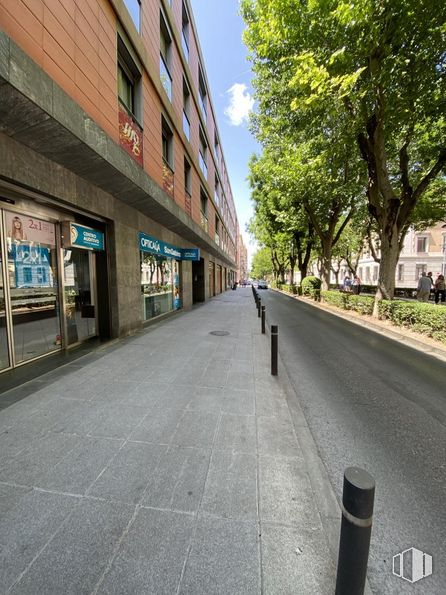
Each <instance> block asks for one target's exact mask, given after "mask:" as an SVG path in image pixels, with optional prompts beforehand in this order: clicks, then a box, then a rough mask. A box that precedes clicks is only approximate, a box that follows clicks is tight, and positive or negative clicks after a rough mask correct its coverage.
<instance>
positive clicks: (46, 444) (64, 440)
mask: <svg viewBox="0 0 446 595" xmlns="http://www.w3.org/2000/svg"><path fill="white" fill-rule="evenodd" d="M79 441H80V438H79V437H78V436H72V435H68V434H46V435H44V436H42V437H41V438H39V439H38V440H35V441H33V442H31V444H30V445H29V446H28V447H27V448H25V449H24V450H22V451H21V452H20V453H19V454H18V455H17V456H15V457H12V458H10V459H8V460H7V461H6V462H5V463H4V464H3V465H2V467H1V468H0V481H3V482H14V483H17V484H22V485H27V486H34V485H35V484H36V482H37V481H38V479H39V478H40V477H41V476H42V475H44V474H45V473H47V472H48V471H49V470H50V469H51V468H53V467H54V466H55V465H57V463H59V462H60V461H61V460H62V459H63V458H64V456H65V455H66V454H67V453H69V452H70V451H71V450H73V448H75V447H76V445H77V444H78V443H79Z"/></svg>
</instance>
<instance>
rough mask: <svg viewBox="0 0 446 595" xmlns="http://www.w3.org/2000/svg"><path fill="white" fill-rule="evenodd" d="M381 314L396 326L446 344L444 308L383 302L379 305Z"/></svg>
mask: <svg viewBox="0 0 446 595" xmlns="http://www.w3.org/2000/svg"><path fill="white" fill-rule="evenodd" d="M379 314H380V316H381V317H382V318H386V319H388V320H390V321H391V322H393V324H395V325H396V326H404V327H406V328H409V329H410V330H413V331H415V332H417V333H422V334H423V335H427V336H428V337H432V338H433V339H436V340H437V341H441V342H442V343H446V307H444V306H439V305H436V304H425V303H420V302H399V301H398V300H391V301H390V300H382V301H381V302H380V304H379Z"/></svg>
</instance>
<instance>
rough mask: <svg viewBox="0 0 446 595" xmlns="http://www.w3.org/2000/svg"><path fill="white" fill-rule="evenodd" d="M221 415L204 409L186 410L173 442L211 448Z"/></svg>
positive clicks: (180, 444)
mask: <svg viewBox="0 0 446 595" xmlns="http://www.w3.org/2000/svg"><path fill="white" fill-rule="evenodd" d="M218 420H219V415H218V414H215V413H207V412H203V411H185V412H184V415H183V416H182V417H181V419H180V421H179V423H178V426H177V427H176V429H175V432H174V434H173V436H172V440H171V442H172V444H177V445H179V446H194V447H196V448H209V447H210V446H212V443H213V441H214V438H215V432H216V430H217V425H218Z"/></svg>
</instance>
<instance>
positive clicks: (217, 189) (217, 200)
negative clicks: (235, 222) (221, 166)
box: [214, 176, 220, 207]
mask: <svg viewBox="0 0 446 595" xmlns="http://www.w3.org/2000/svg"><path fill="white" fill-rule="evenodd" d="M214 200H215V204H216V205H217V207H220V184H219V181H218V178H217V176H215V190H214Z"/></svg>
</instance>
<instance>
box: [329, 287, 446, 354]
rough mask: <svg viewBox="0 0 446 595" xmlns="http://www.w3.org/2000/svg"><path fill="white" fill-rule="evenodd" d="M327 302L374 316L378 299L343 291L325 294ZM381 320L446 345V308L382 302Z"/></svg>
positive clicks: (391, 301)
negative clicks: (374, 307)
mask: <svg viewBox="0 0 446 595" xmlns="http://www.w3.org/2000/svg"><path fill="white" fill-rule="evenodd" d="M321 296H322V299H323V301H324V302H327V304H332V305H333V306H337V307H338V308H342V309H343V310H353V311H355V312H359V313H360V314H368V315H371V314H372V313H373V304H374V302H375V298H374V297H372V296H368V295H355V294H352V293H341V292H339V291H321ZM379 315H380V318H383V319H387V320H390V321H391V322H392V323H393V324H394V325H396V326H402V327H405V328H408V329H410V330H412V331H415V332H416V333H421V334H423V335H427V336H428V337H432V338H433V339H435V340H437V341H441V342H442V343H446V307H444V306H439V305H435V304H429V303H428V304H425V303H420V302H402V301H399V300H382V301H381V302H380V303H379Z"/></svg>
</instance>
